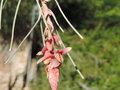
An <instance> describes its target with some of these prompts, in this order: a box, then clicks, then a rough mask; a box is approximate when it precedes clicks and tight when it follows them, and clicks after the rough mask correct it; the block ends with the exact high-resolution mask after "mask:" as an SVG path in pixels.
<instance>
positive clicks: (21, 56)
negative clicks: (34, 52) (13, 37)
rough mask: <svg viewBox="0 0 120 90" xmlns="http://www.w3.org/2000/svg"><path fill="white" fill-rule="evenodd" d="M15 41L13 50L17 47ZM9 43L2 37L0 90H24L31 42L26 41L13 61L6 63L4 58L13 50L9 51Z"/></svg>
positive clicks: (0, 45) (0, 42)
mask: <svg viewBox="0 0 120 90" xmlns="http://www.w3.org/2000/svg"><path fill="white" fill-rule="evenodd" d="M17 46H18V45H17V44H16V43H14V45H13V48H12V50H13V51H14V50H15V49H16V48H17ZM8 50H9V44H8V42H6V40H3V39H2V38H1V37H0V90H22V89H23V88H24V85H25V75H26V66H27V60H28V56H29V50H30V47H29V42H28V41H25V42H24V44H23V45H22V47H21V49H20V50H19V52H17V53H16V55H15V56H14V57H13V58H12V62H11V63H9V64H4V60H5V59H6V58H7V57H8V56H10V55H11V54H12V53H13V52H12V51H11V52H9V51H8Z"/></svg>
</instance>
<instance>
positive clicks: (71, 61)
mask: <svg viewBox="0 0 120 90" xmlns="http://www.w3.org/2000/svg"><path fill="white" fill-rule="evenodd" d="M56 32H57V35H58V37H59V38H60V40H61V43H62V46H63V47H64V48H65V45H64V43H63V41H62V39H61V37H60V34H59V33H58V31H57V30H56ZM67 55H68V57H69V59H70V60H71V62H72V64H73V66H74V67H75V69H76V70H77V72H78V74H79V75H80V76H81V78H82V79H84V76H83V75H82V73H81V72H80V70H79V69H78V67H77V65H76V64H75V62H74V60H73V58H72V57H71V55H70V54H69V53H67Z"/></svg>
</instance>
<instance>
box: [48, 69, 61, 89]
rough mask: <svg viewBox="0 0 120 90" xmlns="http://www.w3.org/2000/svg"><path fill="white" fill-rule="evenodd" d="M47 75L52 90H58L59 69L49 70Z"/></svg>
mask: <svg viewBox="0 0 120 90" xmlns="http://www.w3.org/2000/svg"><path fill="white" fill-rule="evenodd" d="M47 75H48V80H49V83H50V86H51V88H52V90H58V82H59V69H58V68H53V69H49V71H48V72H47Z"/></svg>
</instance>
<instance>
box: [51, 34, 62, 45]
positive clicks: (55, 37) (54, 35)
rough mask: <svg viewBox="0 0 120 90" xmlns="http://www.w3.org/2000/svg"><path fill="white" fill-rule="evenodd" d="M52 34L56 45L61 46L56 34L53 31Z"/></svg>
mask: <svg viewBox="0 0 120 90" xmlns="http://www.w3.org/2000/svg"><path fill="white" fill-rule="evenodd" d="M52 35H53V39H54V42H55V44H56V45H57V46H61V42H60V39H59V38H58V36H57V35H56V34H55V33H53V34H52Z"/></svg>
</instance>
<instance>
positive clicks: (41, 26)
mask: <svg viewBox="0 0 120 90" xmlns="http://www.w3.org/2000/svg"><path fill="white" fill-rule="evenodd" d="M40 30H41V35H42V41H43V45H44V46H45V37H44V33H43V24H42V21H41V22H40Z"/></svg>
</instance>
